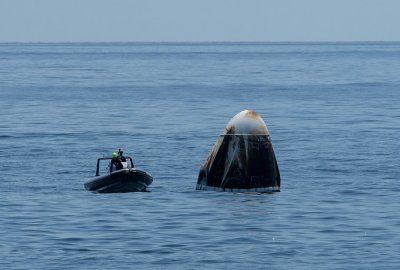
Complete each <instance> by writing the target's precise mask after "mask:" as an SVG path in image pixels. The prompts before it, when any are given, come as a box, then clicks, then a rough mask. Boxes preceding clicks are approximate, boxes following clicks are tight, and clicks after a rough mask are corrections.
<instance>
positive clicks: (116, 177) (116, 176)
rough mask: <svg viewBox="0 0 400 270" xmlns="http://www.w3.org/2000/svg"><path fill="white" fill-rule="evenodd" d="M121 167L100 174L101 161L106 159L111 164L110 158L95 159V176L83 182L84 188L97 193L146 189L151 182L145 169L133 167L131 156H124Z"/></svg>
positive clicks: (151, 178) (151, 179) (150, 177)
mask: <svg viewBox="0 0 400 270" xmlns="http://www.w3.org/2000/svg"><path fill="white" fill-rule="evenodd" d="M124 158H125V159H126V162H122V166H123V168H122V169H119V170H115V171H111V169H110V170H109V172H108V173H107V174H105V175H100V164H101V163H103V162H101V161H104V160H106V161H108V163H109V164H110V166H111V161H112V158H99V159H97V169H96V177H95V178H92V179H90V180H89V181H87V182H86V183H85V188H86V189H87V190H90V191H95V192H99V193H117V192H135V191H146V190H147V187H148V186H149V185H151V183H152V182H153V177H152V176H151V175H150V174H148V173H146V172H145V171H142V170H139V169H136V168H134V166H133V161H132V158H131V157H128V156H126V157H124Z"/></svg>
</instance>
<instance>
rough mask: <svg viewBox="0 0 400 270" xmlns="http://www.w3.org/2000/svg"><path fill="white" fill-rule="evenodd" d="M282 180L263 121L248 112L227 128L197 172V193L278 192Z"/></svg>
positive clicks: (239, 114)
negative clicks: (205, 191)
mask: <svg viewBox="0 0 400 270" xmlns="http://www.w3.org/2000/svg"><path fill="white" fill-rule="evenodd" d="M280 183H281V178H280V174H279V168H278V164H277V161H276V158H275V153H274V150H273V148H272V143H271V138H270V134H269V131H268V129H267V126H266V125H265V122H264V121H263V119H262V118H261V117H260V116H259V115H258V114H257V113H256V112H255V111H251V110H245V111H242V112H240V113H238V114H237V115H235V116H234V117H233V118H232V119H231V120H230V121H229V123H228V124H227V125H226V127H225V130H224V132H223V134H222V135H220V136H219V138H218V140H217V142H216V143H215V144H214V146H213V148H212V149H211V151H210V153H209V154H208V157H207V159H206V161H205V162H204V164H203V166H202V167H201V169H200V172H199V177H198V180H197V185H196V189H197V190H216V191H232V192H273V191H280Z"/></svg>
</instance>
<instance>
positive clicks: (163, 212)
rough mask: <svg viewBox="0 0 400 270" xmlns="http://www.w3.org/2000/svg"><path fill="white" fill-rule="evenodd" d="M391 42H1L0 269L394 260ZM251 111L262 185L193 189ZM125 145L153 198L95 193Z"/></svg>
mask: <svg viewBox="0 0 400 270" xmlns="http://www.w3.org/2000/svg"><path fill="white" fill-rule="evenodd" d="M399 93H400V43H177V44H174V43H82V44H80V43H59V44H41V43H37V44H28V43H15V44H14V43H3V44H0V120H1V121H0V171H1V173H0V268H1V269H290V268H294V269H321V268H322V269H398V268H399V267H400V255H399V254H400V216H399V209H400V166H399V164H400V143H399V134H400V94H399ZM244 109H253V110H255V111H257V112H258V113H259V114H260V115H261V117H263V119H264V121H265V122H266V123H267V126H268V128H269V130H270V133H271V137H272V143H273V147H274V150H275V154H276V157H277V161H278V165H279V168H280V173H281V177H282V186H281V192H279V193H273V194H251V193H223V192H211V191H196V190H195V185H196V181H197V175H198V170H199V168H200V166H201V164H202V163H203V162H204V160H205V158H206V156H207V154H208V152H209V150H210V149H211V147H212V145H213V144H214V143H215V141H216V140H217V138H218V135H219V134H220V133H221V132H222V130H223V128H224V126H225V125H226V124H227V123H228V121H229V120H230V119H231V118H232V117H233V116H234V115H235V114H236V113H238V112H240V111H242V110H244ZM118 148H123V149H124V150H125V154H127V155H131V156H133V157H134V161H135V165H136V166H137V167H140V168H142V169H144V170H146V171H148V172H149V173H151V174H152V175H153V177H154V182H153V184H152V186H151V187H150V192H144V193H125V194H96V193H91V192H88V191H86V190H85V189H84V187H83V183H84V182H85V181H87V180H88V179H90V178H91V177H93V176H94V173H95V165H96V159H97V158H98V157H102V156H108V155H110V154H111V152H113V151H115V150H117V149H118Z"/></svg>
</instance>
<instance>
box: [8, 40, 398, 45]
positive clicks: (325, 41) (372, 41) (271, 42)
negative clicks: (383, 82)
mask: <svg viewBox="0 0 400 270" xmlns="http://www.w3.org/2000/svg"><path fill="white" fill-rule="evenodd" d="M399 42H400V40H306V41H300V40H299V41H296V40H281V41H252V40H240V41H231V40H208V41H206V40H204V41H202V40H198V41H183V40H176V41H145V40H143V41H0V44H6V43H8V44H16V43H29V44H60V43H143V44H144V43H164V44H168V43H170V44H173V43H174V44H176V43H186V44H189V43H248V44H250V43H252V44H256V43H259V44H262V43H264V44H265V43H270V44H273V43H276V44H279V43H399Z"/></svg>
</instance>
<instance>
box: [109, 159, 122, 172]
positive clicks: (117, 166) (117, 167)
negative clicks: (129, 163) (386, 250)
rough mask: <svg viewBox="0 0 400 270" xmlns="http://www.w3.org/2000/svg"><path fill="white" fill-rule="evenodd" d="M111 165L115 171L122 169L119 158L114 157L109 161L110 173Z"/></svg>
mask: <svg viewBox="0 0 400 270" xmlns="http://www.w3.org/2000/svg"><path fill="white" fill-rule="evenodd" d="M113 165H114V166H115V170H116V171H118V170H121V169H123V168H124V165H122V163H121V159H120V158H119V157H115V158H113V159H112V160H111V164H110V172H112V171H113Z"/></svg>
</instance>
